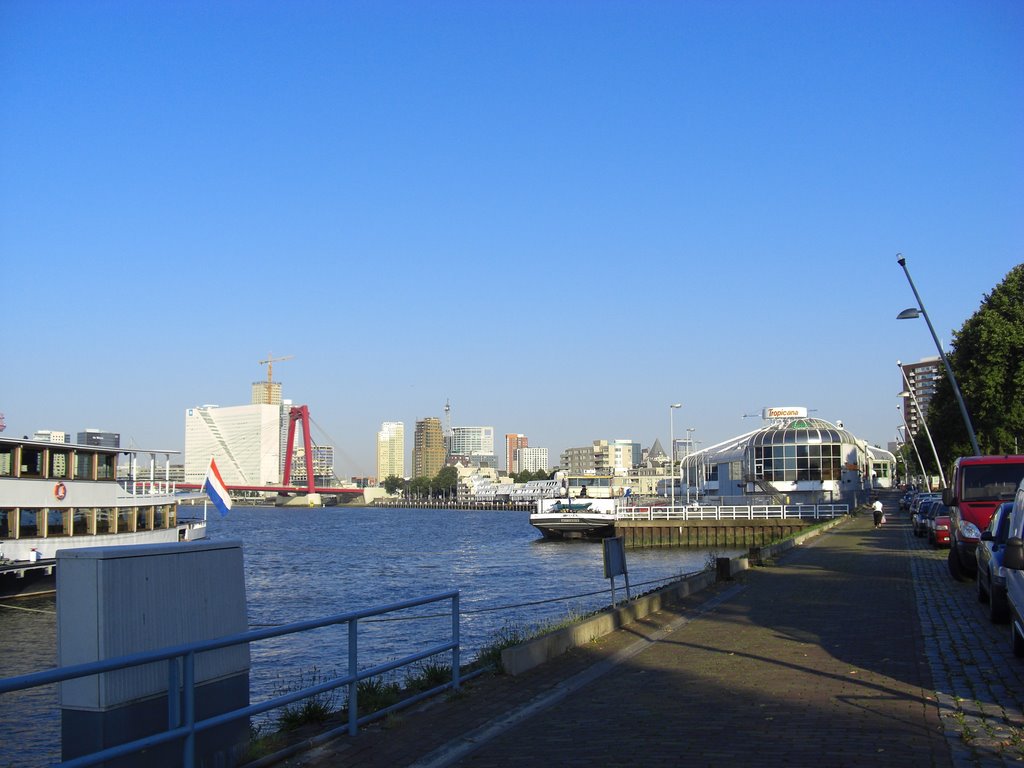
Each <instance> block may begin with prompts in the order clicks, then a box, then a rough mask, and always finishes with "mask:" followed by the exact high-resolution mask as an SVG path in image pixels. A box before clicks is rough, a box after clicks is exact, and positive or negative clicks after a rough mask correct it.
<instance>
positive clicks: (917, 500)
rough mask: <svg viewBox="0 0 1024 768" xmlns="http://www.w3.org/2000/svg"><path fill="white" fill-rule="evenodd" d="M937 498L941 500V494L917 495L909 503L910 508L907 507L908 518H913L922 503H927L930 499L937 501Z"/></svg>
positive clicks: (922, 493)
mask: <svg viewBox="0 0 1024 768" xmlns="http://www.w3.org/2000/svg"><path fill="white" fill-rule="evenodd" d="M939 498H942V496H941V494H938V493H925V492H921V493H918V494H917V495H916V496H915V497H914V498H913V499H911V501H910V507H909V510H910V516H911V517H913V516H914V513H915V512H917V510H918V509H920V508H921V505H922V504H924V502H926V501H929V500H931V499H939Z"/></svg>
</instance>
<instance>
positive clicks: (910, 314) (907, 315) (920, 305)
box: [896, 253, 981, 456]
mask: <svg viewBox="0 0 1024 768" xmlns="http://www.w3.org/2000/svg"><path fill="white" fill-rule="evenodd" d="M896 263H897V264H899V265H900V266H901V267H903V272H904V274H905V275H906V276H907V282H908V283H910V288H911V290H912V291H913V292H914V298H916V299H917V307H910V308H909V309H904V310H903V311H902V312H900V313H899V314H898V315H896V319H897V320H911V319H913V318H915V317H919V316H921V315H924V321H925V322H926V323H928V330H929V331H931V332H932V339H933V340H934V341H935V348H936V349H937V350H939V357H941V358H942V364H943V365H944V366H946V375H947V376H949V383H950V385H951V386H952V387H953V394H954V395H956V402H957V404H958V405H959V406H960V415H961V416H963V419H964V426H966V427H967V436H968V437H969V438H970V439H971V448H972V449H973V450H974V455H975V456H981V449H980V448H978V438H976V437H975V436H974V427H973V426H972V425H971V417H970V416H968V415H967V406H966V405H964V398H963V395H961V394H960V386H959V385H958V384H957V383H956V376H954V375H953V369H952V368H951V367H950V365H949V360H947V359H946V353H945V352H943V351H942V345H941V344H940V343H939V337H938V336H937V335H936V334H935V328H933V327H932V321H931V318H930V317H928V313H927V312H926V311H925V309H924V302H923V301H921V294H919V293H918V292H917V286H915V285H914V280H913V279H912V278H911V277H910V270H908V269H907V260H906V259H905V258H903V254H902V253H897V254H896ZM904 418H905V417H904Z"/></svg>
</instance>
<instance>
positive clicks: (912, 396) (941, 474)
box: [896, 360, 946, 488]
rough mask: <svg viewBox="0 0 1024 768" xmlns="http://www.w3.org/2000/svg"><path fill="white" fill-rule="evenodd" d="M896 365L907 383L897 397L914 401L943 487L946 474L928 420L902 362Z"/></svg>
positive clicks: (897, 362) (912, 437)
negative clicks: (908, 397)
mask: <svg viewBox="0 0 1024 768" xmlns="http://www.w3.org/2000/svg"><path fill="white" fill-rule="evenodd" d="M896 365H897V366H899V369H900V373H902V374H903V383H904V384H906V385H907V388H906V389H905V390H904V391H903V392H900V393H899V395H897V397H907V396H908V395H909V396H910V399H911V400H912V401H913V402H914V407H915V408H916V409H917V417H918V418H919V419H920V420H921V424H923V425H924V433H925V434H926V435H928V442H929V444H931V446H932V455H933V456H934V457H935V466H937V467H938V468H939V479H940V480H941V481H942V487H943V488H945V487H946V474H945V473H944V472H943V471H942V462H940V461H939V452H938V451H936V450H935V441H934V440H932V431H931V430H930V429H928V421H927V419H925V417H924V411H922V410H921V404H920V403H919V402H917V394H916V393H915V392H914V388H913V387H912V386H910V379H908V378H907V372H906V370H904V368H903V363H901V362H900V361H899V360H897V361H896ZM910 439H911V440H913V439H914V436H913V435H910ZM921 471H924V466H923V465H922V467H921Z"/></svg>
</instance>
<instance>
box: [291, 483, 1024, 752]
mask: <svg viewBox="0 0 1024 768" xmlns="http://www.w3.org/2000/svg"><path fill="white" fill-rule="evenodd" d="M895 499H896V497H895V496H892V497H891V498H887V499H886V511H887V514H888V520H889V522H888V523H887V524H886V525H885V526H883V527H882V528H881V529H878V530H876V529H874V527H873V526H872V524H871V519H870V516H869V515H861V516H859V517H857V518H854V519H852V520H850V521H849V522H847V523H845V524H843V525H841V526H839V527H837V528H835V529H833V530H832V531H830V532H828V533H825V534H823V535H822V536H819V537H817V538H815V539H813V540H811V541H810V542H807V543H805V544H804V545H803V546H801V547H798V548H796V549H794V550H792V551H790V552H789V553H787V554H786V555H785V556H783V557H782V558H780V559H779V560H778V561H777V562H775V563H773V564H769V565H767V566H766V567H760V568H755V569H753V570H751V571H748V572H745V573H744V574H741V575H740V576H738V577H737V578H736V579H735V580H734V581H731V582H721V583H719V584H717V585H716V586H714V587H713V588H711V589H708V590H705V591H704V592H702V593H700V594H698V595H694V596H692V597H691V598H689V599H687V600H686V601H684V602H683V603H681V604H679V605H678V606H675V607H674V608H673V609H672V610H668V611H663V612H661V613H659V614H656V615H655V616H652V617H650V618H649V619H647V620H644V621H642V622H638V623H637V624H634V625H630V626H629V627H626V628H624V629H622V630H620V631H618V632H616V633H614V634H612V635H609V636H607V637H605V638H603V639H601V640H599V641H596V642H594V643H591V644H590V645H588V646H586V647H583V648H579V649H576V650H574V651H572V652H570V653H568V654H566V655H564V656H562V657H560V658H558V659H556V660H554V661H551V662H549V663H547V664H545V665H543V666H541V667H538V668H536V669H534V670H532V671H531V672H529V673H527V674H525V675H522V676H519V677H516V678H511V677H506V676H497V677H490V678H487V679H483V680H478V681H473V682H471V683H469V684H468V685H467V686H466V692H465V693H463V694H460V695H458V696H455V697H453V698H451V699H449V700H446V701H439V702H435V703H433V704H430V705H427V706H426V707H424V708H421V709H420V710H418V711H413V712H407V713H403V714H400V715H399V716H397V717H396V718H393V719H391V720H390V721H388V722H387V723H383V724H380V725H376V726H369V727H367V728H365V729H364V730H362V731H361V732H360V734H359V735H358V736H357V737H355V738H353V739H350V738H348V737H342V738H339V739H337V740H335V741H332V742H330V743H328V744H327V745H325V746H322V747H319V748H315V749H313V750H310V751H309V752H307V753H305V754H303V755H302V756H300V757H295V758H292V759H291V760H289V761H287V762H286V763H285V765H288V766H294V767H295V768H299V767H300V766H301V767H303V768H322V767H326V766H362V765H367V766H393V765H415V766H420V767H425V766H432V767H437V768H439V767H440V766H447V765H465V766H509V765H541V764H556V765H562V766H574V765H580V766H583V765H587V766H590V765H602V766H607V765H645V766H658V765H665V766H668V765H673V766H674V765H680V764H684V765H702V766H729V767H730V768H732V767H733V766H737V765H751V764H767V765H786V766H814V767H815V768H821V767H822V766H888V765H892V766H896V765H899V766H905V765H908V764H909V765H921V766H926V765H927V766H969V765H1003V764H1007V765H1008V764H1011V763H1017V762H1020V761H1021V759H1022V757H1024V751H1022V749H1024V747H1022V746H1021V744H1020V738H1019V737H1020V734H1021V733H1022V732H1024V730H1022V729H1024V716H1022V714H1021V711H1022V709H1021V700H1022V699H1024V663H1021V661H1020V660H1017V659H1014V658H1013V657H1012V654H1011V652H1010V649H1009V636H1008V633H1009V630H1008V629H1007V628H1006V626H1005V625H991V624H989V623H988V622H987V620H986V619H985V618H984V614H983V612H982V608H981V606H979V604H978V603H977V601H976V598H975V595H974V585H973V583H965V584H958V583H955V582H953V581H952V579H951V578H950V577H949V575H948V573H947V571H946V563H945V558H946V553H945V551H933V550H931V549H929V548H928V547H927V545H926V544H924V543H923V540H920V539H916V538H914V537H913V536H912V535H911V533H910V526H909V522H908V521H907V517H906V515H905V513H898V512H897V511H896V508H895Z"/></svg>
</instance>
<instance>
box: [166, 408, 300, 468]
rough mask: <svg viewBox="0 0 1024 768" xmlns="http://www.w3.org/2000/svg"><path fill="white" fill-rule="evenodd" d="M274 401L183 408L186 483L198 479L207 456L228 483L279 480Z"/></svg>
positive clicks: (278, 426) (278, 416)
mask: <svg viewBox="0 0 1024 768" xmlns="http://www.w3.org/2000/svg"><path fill="white" fill-rule="evenodd" d="M280 438H281V409H280V406H277V405H235V406H229V407H225V408H221V407H219V406H216V405H204V406H201V407H199V408H189V409H187V410H186V411H185V482H187V483H202V482H203V478H204V477H205V476H206V469H207V467H208V466H209V464H210V458H211V457H213V458H214V459H216V461H217V469H219V470H220V474H221V477H223V478H224V482H225V483H227V484H228V485H277V484H279V483H280V482H281V441H280Z"/></svg>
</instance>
